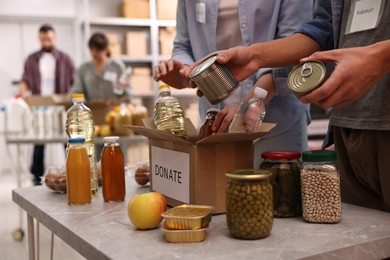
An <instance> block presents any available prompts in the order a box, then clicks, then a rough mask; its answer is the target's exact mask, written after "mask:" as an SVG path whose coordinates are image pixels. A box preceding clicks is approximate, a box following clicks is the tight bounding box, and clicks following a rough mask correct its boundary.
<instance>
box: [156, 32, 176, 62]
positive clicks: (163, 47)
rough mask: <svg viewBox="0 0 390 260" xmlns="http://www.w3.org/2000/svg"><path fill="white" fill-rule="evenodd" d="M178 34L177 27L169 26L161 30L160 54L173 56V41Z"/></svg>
mask: <svg viewBox="0 0 390 260" xmlns="http://www.w3.org/2000/svg"><path fill="white" fill-rule="evenodd" d="M175 36H176V28H175V27H172V26H167V27H164V28H160V30H159V42H160V55H162V56H169V57H170V56H172V50H173V41H174V39H175Z"/></svg>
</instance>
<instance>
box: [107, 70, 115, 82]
mask: <svg viewBox="0 0 390 260" xmlns="http://www.w3.org/2000/svg"><path fill="white" fill-rule="evenodd" d="M103 79H104V80H107V81H111V82H116V81H117V79H118V75H117V74H116V73H115V72H112V71H106V72H104V74H103Z"/></svg>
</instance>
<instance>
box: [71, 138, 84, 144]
mask: <svg viewBox="0 0 390 260" xmlns="http://www.w3.org/2000/svg"><path fill="white" fill-rule="evenodd" d="M84 142H85V138H83V137H73V138H69V139H68V143H70V144H74V143H84Z"/></svg>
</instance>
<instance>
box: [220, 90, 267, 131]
mask: <svg viewBox="0 0 390 260" xmlns="http://www.w3.org/2000/svg"><path fill="white" fill-rule="evenodd" d="M267 93H268V92H267V90H265V89H262V88H259V87H256V88H255V90H254V91H253V95H251V96H250V97H249V98H247V99H244V100H243V101H242V102H241V103H240V106H239V107H238V110H237V113H236V115H235V116H234V118H233V120H232V122H231V124H230V126H229V130H228V132H229V133H253V132H258V131H259V128H260V125H261V123H262V122H263V119H264V117H265V105H264V98H265V97H266V96H267Z"/></svg>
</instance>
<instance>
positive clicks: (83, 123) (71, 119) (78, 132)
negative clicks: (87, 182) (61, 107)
mask: <svg viewBox="0 0 390 260" xmlns="http://www.w3.org/2000/svg"><path fill="white" fill-rule="evenodd" d="M72 101H73V106H71V107H70V108H69V109H68V111H67V113H66V126H65V130H66V134H67V135H68V137H69V138H75V137H80V138H84V139H85V148H86V149H87V154H88V157H89V161H90V167H91V189H92V195H93V196H95V195H96V194H97V191H98V180H97V174H96V170H97V167H96V147H95V144H94V141H93V133H94V131H95V124H94V121H93V116H92V111H91V110H90V109H89V108H88V107H87V106H86V105H85V104H84V94H73V95H72Z"/></svg>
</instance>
